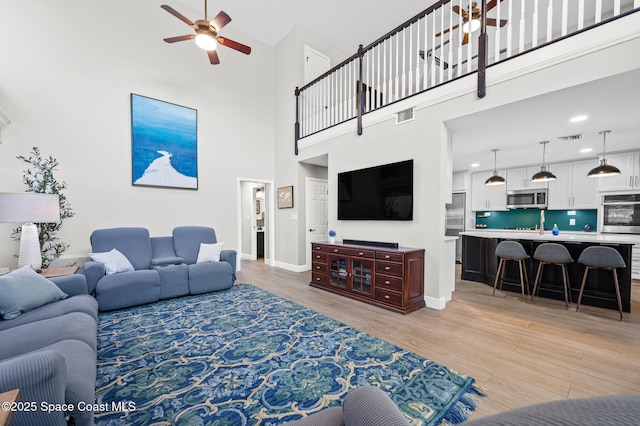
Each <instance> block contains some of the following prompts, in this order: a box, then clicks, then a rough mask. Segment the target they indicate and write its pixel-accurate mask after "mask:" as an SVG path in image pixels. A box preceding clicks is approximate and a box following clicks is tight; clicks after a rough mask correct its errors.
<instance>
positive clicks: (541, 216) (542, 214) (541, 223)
mask: <svg viewBox="0 0 640 426" xmlns="http://www.w3.org/2000/svg"><path fill="white" fill-rule="evenodd" d="M539 232H540V235H543V234H544V210H542V209H540V229H539Z"/></svg>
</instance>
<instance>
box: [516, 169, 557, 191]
mask: <svg viewBox="0 0 640 426" xmlns="http://www.w3.org/2000/svg"><path fill="white" fill-rule="evenodd" d="M547 170H548V168H547ZM539 171H540V166H530V167H517V168H515V169H508V170H507V176H506V179H507V191H519V190H522V189H533V188H535V189H540V188H546V187H547V182H531V177H532V176H533V175H535V174H536V173H538V172H539ZM554 173H555V172H554Z"/></svg>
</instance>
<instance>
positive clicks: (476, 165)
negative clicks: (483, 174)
mask: <svg viewBox="0 0 640 426" xmlns="http://www.w3.org/2000/svg"><path fill="white" fill-rule="evenodd" d="M471 167H480V163H471Z"/></svg>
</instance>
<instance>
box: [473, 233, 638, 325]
mask: <svg viewBox="0 0 640 426" xmlns="http://www.w3.org/2000/svg"><path fill="white" fill-rule="evenodd" d="M460 235H461V237H462V276H461V278H462V279H463V280H468V281H477V282H481V283H485V284H488V285H490V286H493V283H494V280H495V274H496V270H497V268H498V259H497V257H496V256H495V250H496V246H497V245H498V243H499V242H500V241H504V240H514V241H518V242H519V243H521V244H522V246H523V247H524V249H525V251H526V252H527V254H529V256H531V258H530V259H528V260H527V261H526V265H527V267H526V273H527V276H528V278H529V287H530V288H529V291H531V290H532V289H533V282H534V279H535V275H536V272H537V270H538V263H539V262H538V261H537V260H534V259H533V253H534V252H535V250H536V248H537V247H538V246H539V245H540V244H543V243H547V242H554V243H559V244H562V245H564V246H565V247H566V248H567V249H568V250H569V253H570V254H571V257H572V258H573V260H574V262H573V263H570V264H568V265H567V269H568V273H569V283H570V287H571V291H570V297H571V301H572V302H574V303H575V302H576V301H577V300H578V293H579V292H580V284H581V283H582V277H583V274H584V268H585V267H584V265H581V264H579V263H578V262H577V260H578V257H580V254H581V253H582V251H583V250H584V249H586V248H587V247H590V246H594V245H605V246H609V247H613V248H614V249H615V250H617V251H618V252H619V253H620V255H622V258H623V259H624V261H625V264H626V265H627V267H626V268H624V269H618V271H617V274H618V281H619V286H620V295H621V298H622V310H623V311H624V312H631V261H632V257H631V248H632V246H633V244H634V242H635V240H634V239H632V238H629V237H625V236H622V235H615V234H596V233H589V232H580V233H578V232H561V233H560V235H552V234H551V232H549V231H546V232H545V233H544V234H542V235H541V234H539V233H538V232H537V231H509V230H504V231H503V230H482V231H466V232H462V233H461V234H460ZM541 286H542V287H541V289H540V297H547V298H552V299H558V300H564V290H563V285H562V271H561V268H559V267H555V266H547V267H545V268H544V272H543V274H542V280H541ZM502 289H503V290H506V291H513V292H518V293H519V292H520V279H519V275H518V268H517V265H516V263H515V262H507V267H506V272H505V280H504V284H503V287H502ZM582 304H583V305H592V306H598V307H602V308H607V309H615V310H617V309H618V304H617V301H616V293H615V288H614V285H613V276H612V274H611V272H610V271H604V270H592V271H591V272H590V273H589V277H588V278H587V283H586V285H585V290H584V295H583V297H582Z"/></svg>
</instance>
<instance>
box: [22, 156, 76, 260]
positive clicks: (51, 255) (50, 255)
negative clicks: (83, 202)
mask: <svg viewBox="0 0 640 426" xmlns="http://www.w3.org/2000/svg"><path fill="white" fill-rule="evenodd" d="M16 158H17V159H18V160H21V161H23V162H24V163H26V164H28V165H29V166H28V168H27V170H25V172H24V175H23V177H22V181H23V182H24V183H25V184H26V185H27V187H28V189H27V191H26V192H36V193H40V194H57V195H58V197H59V198H60V222H58V223H40V224H37V225H38V231H39V237H40V247H41V248H42V267H43V268H47V267H48V266H49V265H50V264H51V262H53V261H54V260H55V259H57V258H58V257H60V255H61V254H62V253H63V252H64V251H65V250H66V249H67V248H69V244H66V243H63V242H62V241H60V239H59V238H58V235H57V234H58V231H60V228H62V222H63V221H64V219H68V218H71V217H73V216H75V213H74V212H73V209H72V208H71V205H70V204H69V201H68V200H67V197H65V195H64V194H63V193H62V190H64V189H66V188H67V183H66V182H59V181H57V180H56V178H55V176H54V171H55V170H56V168H57V167H58V164H59V163H58V160H56V159H55V158H53V157H52V156H49V157H48V158H44V157H43V156H42V154H41V153H40V149H39V148H38V147H33V148H32V149H31V152H30V153H29V157H24V156H22V155H19V156H18V157H16ZM11 237H12V238H13V240H14V241H20V228H16V229H14V230H13V233H12V234H11Z"/></svg>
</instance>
